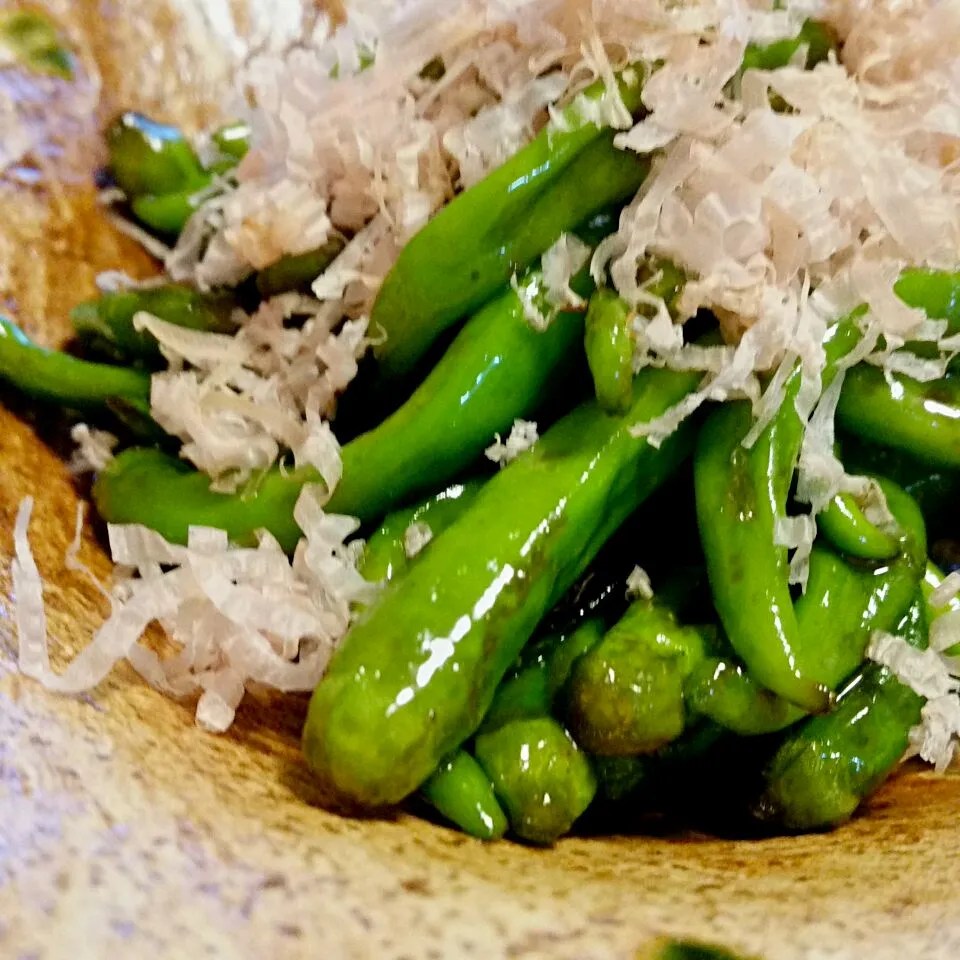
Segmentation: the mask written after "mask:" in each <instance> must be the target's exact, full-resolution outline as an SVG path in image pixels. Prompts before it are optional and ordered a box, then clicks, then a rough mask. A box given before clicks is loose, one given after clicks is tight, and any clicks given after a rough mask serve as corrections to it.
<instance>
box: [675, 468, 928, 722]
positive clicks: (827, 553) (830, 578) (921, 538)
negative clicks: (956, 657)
mask: <svg viewBox="0 0 960 960" xmlns="http://www.w3.org/2000/svg"><path fill="white" fill-rule="evenodd" d="M878 482H879V483H880V484H881V487H882V489H883V492H884V494H885V495H886V498H887V503H888V505H889V507H890V509H891V511H892V513H893V515H894V516H895V518H896V519H897V522H898V524H899V526H900V529H901V535H900V538H899V545H898V556H897V557H896V558H895V559H893V560H890V561H883V562H878V563H862V562H859V561H857V560H852V561H851V560H848V559H845V558H843V557H840V556H838V555H837V554H836V552H834V551H833V550H831V549H830V548H829V547H827V546H825V545H823V544H819V543H818V544H816V545H815V546H814V548H813V552H812V554H811V557H810V575H809V579H808V581H807V589H806V592H805V593H804V594H803V595H802V596H801V597H800V598H799V599H798V600H797V602H796V604H795V606H794V609H795V612H796V617H797V625H798V633H797V638H796V646H797V650H798V652H799V653H800V654H802V656H803V657H804V659H805V660H809V661H816V662H817V663H818V664H819V668H820V673H819V676H820V677H822V678H823V680H824V682H825V683H826V684H827V685H828V686H829V687H830V688H831V689H836V688H837V687H838V686H839V685H840V684H841V683H842V682H843V681H844V680H846V679H847V678H848V677H849V676H850V674H851V673H852V672H853V671H854V670H855V669H856V668H857V666H858V665H859V664H860V663H861V662H862V661H863V657H864V653H865V651H866V648H867V644H868V643H869V641H870V637H871V636H872V635H873V633H874V632H875V631H877V630H881V631H890V630H892V629H894V627H895V626H896V624H897V623H898V621H899V620H900V618H901V617H902V616H903V614H904V611H905V610H906V609H907V608H908V607H909V605H910V603H911V602H912V600H913V598H914V596H915V594H916V590H917V587H918V585H919V584H920V581H921V577H922V576H923V573H924V570H925V568H926V552H927V544H926V534H925V530H924V523H923V516H922V515H921V513H920V510H919V507H918V506H917V505H916V503H915V502H914V500H913V499H912V498H911V497H910V496H909V495H908V494H906V493H905V492H904V491H903V490H901V489H900V488H898V487H897V486H895V485H894V484H892V483H890V482H889V481H887V480H882V479H881V480H878ZM686 699H687V704H688V706H689V707H690V709H691V710H692V711H694V712H696V713H699V714H702V715H703V716H705V717H708V718H709V719H711V720H712V721H714V722H715V723H718V724H720V725H721V726H723V727H725V728H727V729H729V730H732V731H733V732H734V733H737V734H740V735H742V736H755V735H757V734H765V733H773V732H775V731H777V730H782V729H783V728H785V727H787V726H790V725H791V724H792V723H795V722H796V721H798V720H800V719H801V718H802V717H803V716H804V711H803V710H801V709H800V708H798V707H796V706H794V705H793V704H790V703H789V702H788V701H786V700H784V699H783V698H781V697H778V696H777V695H776V694H774V693H772V692H771V691H769V690H766V689H764V688H763V687H762V686H760V685H759V684H758V683H757V682H756V681H755V679H754V678H753V677H752V676H751V675H750V673H749V671H747V670H745V669H744V668H743V666H742V665H741V664H738V663H736V662H735V661H732V660H729V659H726V658H723V657H719V658H708V659H706V660H704V661H703V662H702V663H701V664H700V665H698V666H697V667H696V668H695V669H694V672H693V675H692V676H691V677H690V680H689V681H688V683H687V687H686Z"/></svg>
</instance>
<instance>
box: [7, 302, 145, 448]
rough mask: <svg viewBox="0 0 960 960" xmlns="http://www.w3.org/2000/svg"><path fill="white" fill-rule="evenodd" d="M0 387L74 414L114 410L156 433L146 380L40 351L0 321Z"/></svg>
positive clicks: (122, 369) (119, 369) (102, 365)
mask: <svg viewBox="0 0 960 960" xmlns="http://www.w3.org/2000/svg"><path fill="white" fill-rule="evenodd" d="M0 381H4V382H6V383H8V384H10V385H11V386H12V387H14V388H16V389H17V390H18V391H19V392H20V393H23V394H25V395H26V396H28V397H34V398H35V399H37V400H43V401H45V402H48V403H56V404H58V405H60V406H62V407H67V408H68V409H71V410H98V409H105V410H110V411H111V412H113V413H114V414H116V415H117V416H118V417H120V419H122V420H124V422H126V423H127V424H128V425H129V426H131V427H133V428H138V427H139V428H142V429H144V430H146V431H147V432H148V433H150V432H151V430H150V425H152V420H151V419H150V377H149V376H148V375H147V374H145V373H141V372H140V371H137V370H128V369H127V368H126V367H114V366H111V365H109V364H105V363H91V362H89V361H87V360H79V359H77V358H76V357H71V356H70V355H69V354H66V353H61V352H59V351H57V350H47V349H45V348H44V347H40V346H37V344H35V343H34V342H33V341H32V340H31V339H30V338H29V337H28V336H27V335H26V334H25V333H24V332H23V331H22V330H21V329H20V328H19V327H18V326H17V325H16V324H15V323H13V321H11V320H8V319H7V318H6V317H0ZM153 431H154V432H159V431H158V428H153Z"/></svg>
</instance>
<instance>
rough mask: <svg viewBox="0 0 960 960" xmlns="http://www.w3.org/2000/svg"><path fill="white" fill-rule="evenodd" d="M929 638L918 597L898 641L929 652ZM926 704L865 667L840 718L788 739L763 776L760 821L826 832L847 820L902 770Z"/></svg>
mask: <svg viewBox="0 0 960 960" xmlns="http://www.w3.org/2000/svg"><path fill="white" fill-rule="evenodd" d="M927 632H928V628H927V618H926V611H925V609H924V601H923V598H922V597H918V598H917V600H916V602H915V603H914V604H913V605H912V606H911V608H910V611H909V612H908V614H907V615H906V616H905V617H904V618H903V621H902V622H901V624H900V625H899V627H898V628H897V633H898V634H899V635H900V636H903V637H904V638H905V639H906V640H907V641H908V642H910V643H911V644H912V645H913V646H915V647H917V648H919V649H923V648H925V647H926V645H927ZM923 703H924V701H923V698H922V697H920V696H918V695H917V694H916V693H914V692H913V691H912V690H911V689H910V688H909V687H906V686H904V685H903V684H902V683H900V681H899V680H898V679H897V678H896V677H895V676H894V675H893V673H891V672H890V671H889V670H888V669H887V668H886V667H882V666H880V665H879V664H876V663H868V664H866V665H865V666H864V667H863V668H862V669H861V670H860V671H858V673H857V674H856V676H854V678H853V679H852V680H851V681H850V683H849V684H848V685H847V687H846V689H845V690H844V691H843V692H842V693H841V694H840V697H839V699H838V702H837V707H836V709H835V710H834V711H833V713H830V714H827V715H826V716H822V717H812V718H811V719H809V720H807V721H806V722H805V723H803V724H801V725H800V726H799V727H797V728H796V729H795V730H794V731H791V732H790V733H788V734H787V736H786V737H785V739H784V740H783V742H782V743H781V745H780V747H779V748H778V750H777V752H776V754H775V755H774V757H773V759H772V760H771V761H770V763H769V764H768V766H767V768H766V770H765V771H764V788H763V792H762V794H761V796H760V798H759V799H758V801H757V802H756V804H755V807H754V814H755V816H757V817H758V818H759V819H760V820H763V821H765V822H767V823H771V824H775V825H776V826H777V827H779V828H784V829H787V830H821V829H824V828H827V827H832V826H836V825H837V824H840V823H843V822H844V821H845V820H848V819H849V818H850V817H851V816H853V814H854V812H855V811H856V809H857V807H858V806H860V804H861V803H862V802H863V800H864V799H865V798H866V797H868V796H869V795H870V794H871V793H873V792H874V791H875V790H876V789H877V788H878V787H879V786H880V785H881V784H882V783H883V781H884V780H886V778H887V777H888V776H889V775H890V773H891V771H892V770H893V769H894V768H895V767H896V765H897V764H898V763H899V762H900V759H901V758H902V757H903V754H904V752H905V751H906V749H907V745H908V742H909V734H910V730H911V728H912V727H913V726H915V725H916V724H917V723H919V722H920V711H921V709H922V707H923Z"/></svg>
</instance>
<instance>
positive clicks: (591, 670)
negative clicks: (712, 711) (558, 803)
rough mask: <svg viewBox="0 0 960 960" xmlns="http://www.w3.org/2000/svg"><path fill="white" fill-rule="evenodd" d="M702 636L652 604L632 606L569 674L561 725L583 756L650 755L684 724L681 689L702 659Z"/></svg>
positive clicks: (681, 728)
mask: <svg viewBox="0 0 960 960" xmlns="http://www.w3.org/2000/svg"><path fill="white" fill-rule="evenodd" d="M705 654H706V644H705V642H704V637H703V634H702V633H701V632H700V631H699V630H697V629H695V628H694V627H686V626H681V625H680V624H679V623H678V622H677V619H676V617H675V616H674V615H673V613H672V612H671V611H670V610H669V609H668V608H667V607H664V606H662V605H660V604H659V603H657V602H656V600H655V599H654V600H652V601H651V600H638V601H637V602H636V603H634V604H633V605H632V606H631V607H630V609H629V610H628V611H627V612H626V614H625V615H624V616H623V617H622V618H621V619H620V620H619V621H618V622H617V623H616V624H615V625H614V626H613V627H612V628H611V629H610V630H609V631H608V632H607V634H606V635H605V636H604V638H603V640H602V641H601V642H600V643H599V644H598V645H597V646H596V647H594V648H593V650H591V651H590V652H589V653H587V654H586V655H585V656H583V657H581V658H580V659H579V660H578V661H577V662H576V664H575V665H574V667H573V671H572V672H571V675H570V680H569V685H568V689H567V711H568V712H567V719H568V721H569V724H570V730H571V732H572V733H573V736H574V737H575V738H576V741H577V743H579V744H580V745H581V746H582V747H583V748H584V749H585V750H588V751H589V752H590V753H594V754H599V755H601V756H624V755H626V756H630V755H633V754H639V753H651V752H653V751H654V750H656V749H658V748H659V747H662V746H663V745H664V744H666V743H669V742H670V741H671V740H674V739H676V738H677V737H678V736H679V735H680V734H681V733H682V732H683V729H684V727H685V725H686V708H685V705H684V696H683V685H684V682H685V680H686V679H687V677H688V676H689V675H690V672H691V671H692V670H693V669H694V667H695V666H696V665H697V664H698V663H699V662H700V661H701V660H702V659H703V658H704V656H705Z"/></svg>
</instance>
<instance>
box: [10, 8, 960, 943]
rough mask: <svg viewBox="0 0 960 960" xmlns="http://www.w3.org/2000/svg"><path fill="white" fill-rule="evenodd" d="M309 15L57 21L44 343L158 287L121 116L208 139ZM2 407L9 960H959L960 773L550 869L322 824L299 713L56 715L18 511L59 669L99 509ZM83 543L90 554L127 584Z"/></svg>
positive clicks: (538, 856) (32, 431) (578, 846)
mask: <svg viewBox="0 0 960 960" xmlns="http://www.w3.org/2000/svg"><path fill="white" fill-rule="evenodd" d="M299 2H300V0H292V3H293V5H292V6H291V3H279V2H273V3H271V2H269V0H264V2H263V3H262V4H261V5H260V6H259V7H258V6H256V5H255V4H254V3H253V0H250V2H249V3H245V4H242V5H241V3H240V0H236V2H235V3H234V4H233V6H231V3H230V0H149V2H145V0H142V2H138V3H124V2H121V0H48V4H49V9H50V10H51V11H52V12H53V14H54V15H55V16H56V17H57V18H58V20H59V21H60V23H61V24H62V25H63V27H64V29H65V30H66V31H67V33H68V34H69V36H70V38H71V42H72V44H73V45H74V47H75V49H76V50H78V51H79V53H80V59H81V61H82V62H83V64H84V68H83V72H82V73H83V75H82V77H81V80H80V82H79V84H78V85H77V86H75V87H74V88H72V91H71V90H68V89H67V88H66V87H65V86H64V85H62V84H57V83H53V84H40V85H38V84H36V83H35V82H33V81H29V82H28V81H27V80H26V79H25V78H24V77H23V76H22V75H16V74H11V73H10V72H9V71H8V72H5V73H3V74H2V82H0V92H2V93H3V95H4V96H5V97H6V98H7V99H8V100H9V99H10V98H11V97H13V98H14V99H15V100H17V102H18V109H20V110H21V112H22V114H23V116H25V117H27V118H28V119H29V122H30V124H31V125H32V126H31V129H32V130H33V131H34V133H36V134H37V135H38V142H39V143H40V144H41V146H42V147H45V149H41V150H39V151H38V152H41V153H45V154H46V158H45V160H44V161H43V166H44V172H43V176H42V179H41V182H40V183H39V185H33V186H30V185H29V184H28V185H24V184H22V183H19V184H18V183H16V182H13V180H11V178H10V176H9V174H8V177H7V179H6V181H5V182H3V183H0V203H2V215H0V284H2V285H3V286H5V288H6V289H3V290H2V291H0V296H2V297H4V298H6V300H7V305H6V309H7V310H10V311H12V312H13V313H14V315H15V316H16V317H17V318H18V320H19V321H20V322H21V323H22V324H23V326H24V327H25V328H26V329H27V330H29V331H30V332H31V333H32V334H34V335H36V336H37V337H38V338H39V339H41V340H42V341H43V342H46V343H48V344H56V343H58V342H60V341H61V340H62V339H63V338H64V337H65V335H66V333H67V329H68V325H67V320H66V317H67V311H68V309H69V307H70V306H71V305H72V304H74V303H75V302H76V301H77V300H79V299H80V298H82V297H85V296H89V295H91V294H92V293H93V291H94V283H93V281H94V277H95V275H96V273H97V272H98V271H100V270H104V269H108V268H115V267H120V268H123V269H126V270H127V271H129V272H131V273H133V274H137V275H144V274H146V273H148V272H149V271H151V270H152V269H154V268H153V266H152V265H151V263H150V261H149V260H148V258H147V257H146V256H145V255H144V254H142V253H141V252H140V251H139V250H138V249H137V248H136V247H135V246H134V245H133V244H132V243H131V242H130V241H128V240H126V239H124V238H123V237H121V236H119V235H118V234H117V233H116V232H115V231H114V230H113V229H112V228H110V227H109V226H108V225H107V224H106V223H105V222H104V221H103V219H102V218H101V216H100V215H99V214H98V212H97V210H96V208H95V204H94V196H93V190H92V186H91V182H92V180H91V178H92V174H93V171H94V169H95V168H96V166H97V164H98V162H99V161H100V160H101V159H102V158H101V155H100V152H99V149H100V148H99V145H98V139H97V131H98V129H99V128H100V126H101V125H102V123H103V122H104V120H105V119H106V118H107V117H109V116H110V115H112V114H113V113H114V112H115V111H116V110H118V109H120V108H123V107H130V106H137V107H140V108H142V109H144V110H147V111H152V112H154V113H157V114H159V115H161V116H163V117H166V118H169V119H171V120H173V121H176V122H179V123H183V124H186V125H187V126H190V127H192V126H194V125H196V124H197V123H199V122H201V121H203V120H204V119H206V107H205V104H207V103H209V102H215V99H216V96H217V94H218V92H219V91H220V90H221V89H222V88H223V85H224V82H225V78H226V77H227V76H228V75H229V71H230V69H231V67H232V66H233V64H234V63H235V62H236V58H237V57H238V56H241V55H242V51H243V48H244V38H249V37H250V36H254V35H256V34H257V33H258V31H262V30H263V29H264V26H265V25H266V26H267V27H268V28H269V29H274V30H277V29H280V27H281V26H282V24H283V23H285V22H290V23H294V22H295V18H296V17H297V16H299V15H300V7H299ZM305 9H307V8H305ZM288 15H289V16H288ZM185 24H187V25H188V26H185ZM231 33H232V36H231ZM95 70H96V71H99V74H100V77H101V80H102V90H101V91H100V92H98V90H97V85H96V82H95V79H96V78H95ZM29 173H30V171H29V169H26V170H21V171H19V174H20V178H21V180H22V179H29ZM3 401H4V403H5V404H8V406H10V407H12V408H14V409H15V410H16V412H10V411H9V410H8V409H7V408H6V407H0V528H2V530H3V536H2V546H0V551H2V572H0V956H3V957H10V958H13V957H68V956H69V957H83V958H87V957H89V958H103V957H108V956H109V955H110V952H111V951H123V953H124V955H126V956H130V957H136V958H138V960H140V958H152V957H177V958H179V957H185V958H199V957H244V958H246V957H251V958H252V957H257V958H259V957H263V958H268V957H269V958H273V957H283V958H286V957H300V956H304V957H308V956H309V957H312V958H337V957H377V958H401V957H407V958H413V957H417V958H420V957H423V958H429V957H435V958H446V957H468V956H469V957H480V958H494V957H551V958H560V957H569V958H574V957H576V958H606V957H625V958H626V957H635V956H640V955H646V951H647V949H648V944H649V943H650V941H651V939H652V938H654V937H656V936H659V935H676V936H696V937H701V938H705V939H707V940H710V941H713V942H716V943H723V944H725V945H727V946H730V947H733V948H736V949H739V950H742V951H744V952H747V953H750V954H755V955H759V956H763V957H767V958H782V960H788V958H808V960H813V958H819V960H827V958H841V957H857V958H861V957H862V958H865V960H866V958H869V960H874V958H886V957H890V958H921V957H924V958H925V957H943V958H956V957H960V884H958V881H960V830H958V827H957V824H956V817H957V812H958V810H960V776H958V775H957V774H956V773H954V774H952V775H949V776H946V777H936V776H933V775H932V774H930V773H926V772H921V771H920V770H919V769H914V768H909V769H908V770H906V771H904V772H902V773H901V774H900V775H899V776H897V777H896V778H895V779H894V781H893V782H891V783H890V784H889V785H888V786H887V787H886V788H885V789H884V790H883V791H882V792H881V793H880V795H879V796H878V797H876V799H875V800H874V801H873V802H872V803H871V804H870V807H869V809H868V810H867V811H866V814H865V815H864V816H861V817H859V818H857V819H856V820H855V821H854V822H853V823H851V824H850V825H849V826H847V827H845V828H843V829H841V830H839V831H837V832H836V833H833V834H830V835H825V836H813V837H801V838H795V839H782V840H769V841H762V842H745V841H742V842H733V841H724V840H717V839H711V838H708V837H704V836H690V835H687V836H670V837H657V838H632V837H630V838H628V837H613V838H610V839H602V840H601V839H573V840H568V841H565V842H563V843H561V844H560V845H559V846H558V847H557V848H556V849H554V850H550V851H537V850H530V849H526V848H523V847H520V846H515V845H513V844H509V843H500V844H496V845H493V846H483V845H480V844H478V843H475V842H473V841H470V840H468V839H466V838H464V837H462V836H460V835H458V834H456V833H454V832H452V831H448V830H445V829H443V828H440V827H436V826H433V825H430V824H428V823H424V822H422V821H419V820H416V819H414V818H412V817H409V816H405V815H404V816H399V817H398V818H397V819H396V820H392V821H360V820H344V819H339V818H337V817H335V816H333V815H331V814H328V813H326V812H324V811H323V810H321V809H319V808H318V807H317V806H315V805H314V801H315V799H316V798H315V795H314V791H313V787H312V785H311V782H310V777H309V776H308V774H307V771H306V770H305V768H304V765H303V763H302V760H301V758H300V753H299V749H298V734H299V729H300V725H301V723H302V720H303V716H304V711H305V701H304V700H303V699H300V698H286V699H283V700H282V701H281V700H277V701H275V702H271V703H259V704H258V703H256V702H248V701H245V703H244V706H243V707H242V708H241V711H240V715H239V719H238V722H237V724H236V725H235V727H234V728H233V730H232V731H231V733H230V735H229V736H224V737H215V736H210V735H207V734H205V733H203V732H201V731H200V730H198V729H196V728H195V727H194V725H193V718H192V712H191V709H190V708H189V706H183V705H178V704H175V703H171V702H170V701H168V700H165V699H163V698H162V697H160V696H159V695H157V694H155V693H154V692H153V691H151V690H150V689H148V688H147V687H145V686H144V684H143V683H142V682H141V681H140V680H139V679H138V678H137V677H136V676H135V675H134V674H133V673H132V672H131V671H130V670H126V669H123V670H118V671H117V672H116V673H115V674H114V676H112V677H111V678H110V680H109V681H108V682H106V683H104V684H103V686H102V687H101V688H100V689H98V690H97V691H96V693H95V695H94V696H92V697H90V698H81V699H77V700H73V699H63V698H57V697H54V696H51V695H48V694H46V693H44V692H43V691H42V690H41V689H39V688H38V687H37V686H36V685H35V684H33V683H32V682H30V681H27V680H24V679H22V678H20V677H18V675H17V674H16V672H15V669H14V667H13V652H12V651H13V649H14V643H15V627H14V624H13V620H12V617H13V611H12V604H11V597H10V578H9V556H10V551H11V543H10V539H11V538H10V532H11V530H12V527H13V520H14V516H15V513H16V509H17V505H18V503H19V502H20V499H21V498H22V497H24V496H25V495H27V494H31V495H33V496H34V497H35V498H36V501H37V505H36V510H35V516H34V524H33V528H32V534H33V540H34V543H35V549H36V554H37V559H38V563H39V565H40V568H41V571H42V572H43V574H44V575H45V577H46V580H47V584H48V588H47V592H46V600H47V604H48V610H49V614H50V627H51V631H52V634H53V636H54V637H55V638H56V640H57V641H58V642H59V643H60V644H61V645H62V648H63V650H64V651H68V652H72V651H75V650H76V649H78V648H79V647H80V646H82V645H83V644H84V643H85V642H86V640H87V638H88V637H89V636H90V634H91V632H92V630H93V629H94V628H95V626H96V625H97V624H98V623H99V622H100V620H101V618H102V616H103V613H104V606H105V601H104V600H103V599H102V598H101V597H100V595H99V594H98V593H97V592H96V590H95V589H94V588H93V587H92V586H91V585H90V583H89V582H88V581H87V580H85V579H84V577H83V576H82V575H80V574H77V573H74V572H71V571H69V570H67V569H66V568H65V566H64V562H63V554H64V549H65V548H66V546H67V544H68V543H69V541H70V539H71V537H72V532H73V525H74V512H75V506H76V503H77V499H78V496H77V492H76V490H75V487H74V485H73V483H72V481H71V479H70V477H69V475H68V473H67V471H66V469H65V467H64V465H63V463H62V462H61V460H60V459H59V458H58V456H57V455H56V454H55V453H54V452H52V450H51V449H50V447H49V446H47V445H46V444H45V443H44V442H43V440H55V439H56V438H55V437H51V436H50V429H49V422H48V418H46V417H45V416H44V414H43V413H37V414H35V415H32V416H31V415H29V414H28V412H27V411H26V410H24V409H23V408H22V407H20V406H18V405H17V404H16V403H14V402H13V401H12V400H11V398H9V397H7V396H6V395H4V397H3ZM41 438H43V439H41ZM84 534H85V535H84V543H83V549H82V551H81V554H80V557H81V559H82V560H83V561H84V562H85V563H86V564H88V565H89V567H90V568H91V569H92V571H93V572H94V573H95V574H97V575H99V576H101V577H103V576H106V575H107V573H108V570H109V564H108V562H107V560H106V557H105V555H104V553H103V550H102V549H101V547H100V546H99V545H98V543H97V540H96V537H95V536H94V533H93V532H92V531H91V530H90V529H89V528H87V529H85V531H84ZM4 650H5V652H4Z"/></svg>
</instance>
